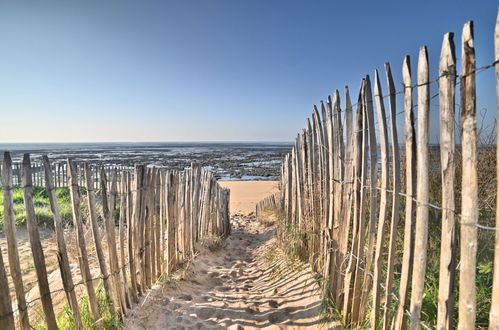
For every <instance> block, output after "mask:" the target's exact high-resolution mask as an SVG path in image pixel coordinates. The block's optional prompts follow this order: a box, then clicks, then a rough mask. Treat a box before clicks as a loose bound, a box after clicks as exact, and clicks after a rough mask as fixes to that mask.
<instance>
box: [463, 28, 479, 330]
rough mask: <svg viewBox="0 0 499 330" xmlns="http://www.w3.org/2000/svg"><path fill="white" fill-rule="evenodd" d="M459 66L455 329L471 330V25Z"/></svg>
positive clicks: (474, 199)
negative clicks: (459, 174) (458, 252)
mask: <svg viewBox="0 0 499 330" xmlns="http://www.w3.org/2000/svg"><path fill="white" fill-rule="evenodd" d="M461 56H462V64H461V77H462V78H461V145H462V155H463V165H462V166H463V170H462V181H461V237H460V243H461V260H460V268H459V269H460V272H459V323H458V328H459V329H474V328H475V317H476V287H475V273H476V252H477V226H476V225H477V223H478V186H477V185H478V179H477V163H478V159H477V133H476V90H475V89H476V86H475V46H474V40H473V22H472V21H470V22H467V23H466V24H465V25H464V28H463V34H462V53H461Z"/></svg>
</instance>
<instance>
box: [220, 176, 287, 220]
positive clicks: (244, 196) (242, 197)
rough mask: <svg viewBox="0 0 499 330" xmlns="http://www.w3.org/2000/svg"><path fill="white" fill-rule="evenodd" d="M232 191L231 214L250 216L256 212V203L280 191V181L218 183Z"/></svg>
mask: <svg viewBox="0 0 499 330" xmlns="http://www.w3.org/2000/svg"><path fill="white" fill-rule="evenodd" d="M218 183H219V184H220V185H221V186H222V187H224V188H229V189H230V212H231V213H232V214H237V213H242V214H245V215H247V214H249V213H251V212H254V211H255V206H256V203H258V202H259V201H261V200H262V199H264V198H265V197H267V196H269V195H271V194H273V193H276V192H278V191H279V188H278V181H218Z"/></svg>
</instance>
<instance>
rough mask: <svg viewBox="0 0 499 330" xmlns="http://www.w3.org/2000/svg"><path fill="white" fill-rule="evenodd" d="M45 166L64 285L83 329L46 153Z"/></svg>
mask: <svg viewBox="0 0 499 330" xmlns="http://www.w3.org/2000/svg"><path fill="white" fill-rule="evenodd" d="M43 167H44V170H45V187H46V189H47V194H48V197H49V201H50V209H51V211H52V214H53V216H54V229H55V235H56V239H57V249H58V253H57V260H58V261H59V268H60V270H61V278H62V285H63V287H64V291H65V292H66V298H67V299H68V304H69V307H70V308H71V312H72V314H73V315H72V316H73V322H74V326H75V329H83V323H82V320H81V313H80V308H79V306H78V299H77V297H76V292H75V290H74V288H75V287H74V282H73V276H72V274H71V267H70V264H69V259H68V252H67V248H66V241H65V239H64V228H63V226H62V220H61V214H60V212H59V207H58V205H57V197H56V194H55V188H54V184H53V181H52V179H53V176H52V171H51V169H50V162H49V159H48V157H47V156H46V155H44V156H43Z"/></svg>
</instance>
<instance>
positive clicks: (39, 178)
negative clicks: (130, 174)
mask: <svg viewBox="0 0 499 330" xmlns="http://www.w3.org/2000/svg"><path fill="white" fill-rule="evenodd" d="M73 164H74V166H75V167H76V175H77V177H78V179H77V181H78V184H79V185H80V186H85V184H86V183H85V174H84V167H85V164H86V163H85V162H76V161H73ZM92 166H93V167H99V168H103V169H104V171H105V172H106V175H107V177H110V176H111V172H112V171H114V170H116V171H117V175H118V178H117V180H118V181H121V173H123V172H124V171H129V170H133V168H129V167H127V166H109V165H102V166H99V165H92ZM2 168H3V165H2V164H0V173H1V172H2ZM50 168H51V171H52V175H53V185H54V187H55V188H61V187H67V186H68V184H69V182H68V169H67V162H51V163H50ZM22 171H23V164H22V162H12V184H13V185H14V186H17V185H21V184H22ZM100 174H101V171H93V175H92V180H91V181H92V182H93V185H94V189H98V187H99V185H100ZM31 177H32V182H33V186H38V187H44V186H45V173H44V167H43V164H42V163H40V162H37V161H33V162H32V163H31Z"/></svg>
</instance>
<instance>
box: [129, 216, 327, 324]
mask: <svg viewBox="0 0 499 330" xmlns="http://www.w3.org/2000/svg"><path fill="white" fill-rule="evenodd" d="M232 223H233V232H232V235H231V236H230V237H229V238H228V239H227V240H226V246H225V247H224V248H223V249H221V250H219V251H217V252H214V253H209V252H205V253H203V254H201V255H200V256H198V257H197V258H196V259H195V260H194V262H193V265H192V266H191V268H190V271H189V274H188V275H187V278H186V280H183V281H180V282H179V283H177V285H176V287H169V288H161V287H157V288H155V289H154V290H153V291H152V292H151V294H150V295H149V296H148V297H147V298H146V301H145V303H142V306H141V307H139V308H136V309H135V311H134V312H133V314H134V315H133V316H132V317H131V318H129V319H128V320H127V321H126V322H125V328H126V329H225V328H229V329H256V328H259V329H260V328H268V329H318V328H332V326H331V325H328V326H325V325H323V324H321V323H320V322H319V312H320V305H321V299H320V296H319V294H318V286H317V284H316V281H315V279H314V278H313V276H312V275H311V274H310V273H309V272H308V270H307V269H306V267H300V266H299V265H298V266H297V267H295V268H294V269H289V267H288V268H286V267H278V263H276V262H274V263H271V262H270V261H268V260H267V261H266V260H265V256H266V255H268V254H269V253H268V250H269V249H275V238H274V236H275V229H274V228H272V227H271V228H263V227H262V226H261V225H260V224H259V223H257V222H256V221H255V219H254V217H253V216H248V215H246V216H243V215H240V214H236V215H234V216H233V222H232Z"/></svg>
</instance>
